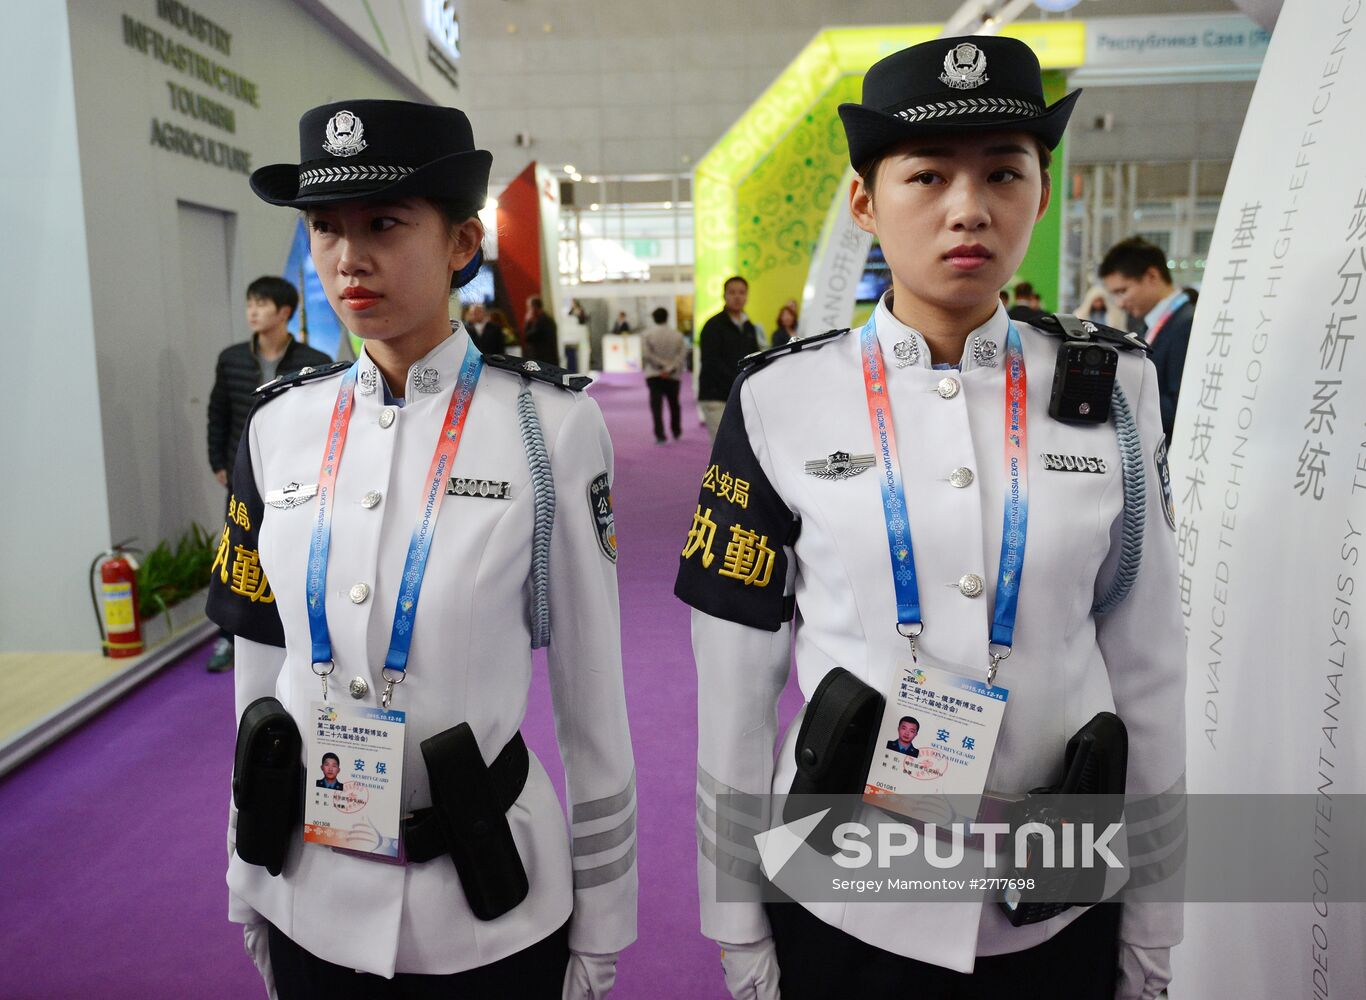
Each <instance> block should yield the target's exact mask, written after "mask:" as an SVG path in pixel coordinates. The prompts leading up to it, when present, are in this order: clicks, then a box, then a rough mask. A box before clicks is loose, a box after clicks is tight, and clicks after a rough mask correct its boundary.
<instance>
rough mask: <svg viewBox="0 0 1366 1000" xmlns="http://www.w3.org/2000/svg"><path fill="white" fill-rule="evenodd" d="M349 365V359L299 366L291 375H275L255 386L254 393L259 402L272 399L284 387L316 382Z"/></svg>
mask: <svg viewBox="0 0 1366 1000" xmlns="http://www.w3.org/2000/svg"><path fill="white" fill-rule="evenodd" d="M350 367H351V362H350V361H338V362H337V363H336V364H331V365H323V367H321V368H313V367H304V368H300V369H299V370H298V371H297V372H295V373H294V374H293V375H276V376H275V377H274V378H273V379H271V380H270V381H269V382H267V383H266V384H265V385H261V386H257V387H256V395H257V396H258V397H260V398H259V399H258V400H257V402H258V403H261V402H264V401H265V400H267V399H273V398H275V397H276V396H278V395H279V394H280V393H282V392H284V391H285V390H286V389H292V388H294V386H296V385H303V384H304V383H305V382H316V381H318V379H323V378H332V377H333V376H334V375H340V374H341V373H342V372H344V371H346V369H348V368H350Z"/></svg>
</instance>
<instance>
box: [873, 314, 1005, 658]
mask: <svg viewBox="0 0 1366 1000" xmlns="http://www.w3.org/2000/svg"><path fill="white" fill-rule="evenodd" d="M859 347H860V351H861V353H862V356H863V384H864V392H865V394H866V395H867V398H868V422H869V426H870V428H871V430H872V434H873V441H874V443H875V445H876V448H877V458H878V468H879V473H880V474H879V476H878V484H879V486H880V487H881V490H882V512H883V518H884V520H885V521H886V524H887V549H888V553H889V554H890V556H891V561H892V584H893V586H894V587H895V589H896V619H897V631H898V632H900V633H901V634H902V635H903V636H905V637H906V638H908V639H909V640H910V641H911V655H912V657H914V656H915V648H916V640H917V639H918V638H919V637H920V634H921V633H922V632H923V631H924V629H925V624H924V619H923V618H922V617H921V613H920V588H919V584H918V582H917V579H916V571H915V549H914V547H913V545H912V543H911V526H910V517H909V512H908V508H907V506H906V490H905V486H904V484H903V482H902V478H901V460H900V458H899V456H898V454H897V447H896V431H895V429H894V427H893V424H892V404H891V399H890V398H889V397H888V392H887V380H886V367H885V366H884V364H883V360H882V348H881V346H880V345H879V344H878V339H877V324H876V314H874V316H872V317H869V319H868V322H867V323H866V324H865V325H864V327H863V330H862V331H861V332H860V333H859ZM1005 366H1006V386H1005V431H1004V440H1005V464H1006V470H1005V471H1006V484H1007V485H1006V496H1005V513H1004V515H1003V520H1002V527H1001V559H1000V568H999V571H998V575H997V578H996V607H995V612H994V614H993V616H992V623H991V635H990V638H989V640H988V653H989V654H990V657H991V665H990V667H989V668H988V670H987V683H988V684H991V683H992V682H993V681H995V679H996V670H997V668H998V667H999V666H1000V663H1001V661H1002V660H1004V659H1005V658H1006V657H1007V656H1009V655H1010V650H1011V647H1012V644H1013V642H1014V637H1015V617H1016V613H1017V611H1018V607H1019V597H1020V575H1021V573H1022V571H1023V569H1024V554H1025V539H1026V536H1027V534H1028V528H1029V452H1028V437H1027V424H1028V420H1027V415H1028V413H1027V398H1028V394H1027V389H1028V384H1027V381H1026V378H1025V363H1024V348H1023V346H1022V345H1021V342H1020V332H1019V330H1017V329H1016V328H1015V324H1014V323H1013V322H1012V323H1010V326H1009V329H1008V331H1007V333H1006V353H1005Z"/></svg>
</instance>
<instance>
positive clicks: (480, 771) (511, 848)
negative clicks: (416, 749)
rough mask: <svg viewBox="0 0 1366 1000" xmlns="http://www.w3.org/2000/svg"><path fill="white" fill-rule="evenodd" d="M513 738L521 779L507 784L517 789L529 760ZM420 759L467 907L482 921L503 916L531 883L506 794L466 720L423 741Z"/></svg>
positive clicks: (523, 782) (524, 896)
mask: <svg viewBox="0 0 1366 1000" xmlns="http://www.w3.org/2000/svg"><path fill="white" fill-rule="evenodd" d="M514 740H515V743H516V747H520V749H521V754H520V757H519V758H517V759H519V760H520V761H521V780H520V781H515V780H509V781H508V782H507V784H508V786H509V788H511V787H515V788H516V789H517V790H518V791H520V789H521V787H522V786H523V785H524V784H525V781H526V768H527V767H528V766H529V763H528V762H527V758H526V748H525V744H522V743H521V739H520V737H514ZM514 749H515V748H514ZM501 758H502V755H501V754H500V759H501ZM422 759H423V760H424V761H425V762H426V764H427V781H428V784H429V785H430V787H431V792H432V812H433V814H434V815H435V818H436V822H437V826H438V828H439V829H440V831H441V839H442V840H443V841H444V842H445V846H446V850H447V852H448V853H449V854H450V856H451V860H452V861H454V862H455V871H456V874H457V875H459V876H460V885H461V887H462V888H463V889H464V891H465V899H466V900H467V901H468V902H469V904H470V910H471V911H472V912H473V913H474V915H475V916H476V917H478V918H479V919H480V920H493V919H494V918H495V917H501V916H502V915H503V914H504V913H507V912H508V911H509V910H511V909H513V908H514V907H515V906H517V904H518V903H520V902H521V901H522V900H524V899H526V897H527V893H528V892H530V890H531V885H530V883H529V882H528V881H527V875H526V868H525V867H523V865H522V857H521V855H520V854H518V853H517V844H516V842H515V841H514V840H513V839H512V828H511V827H510V826H509V825H508V820H507V809H508V805H509V803H506V802H505V801H504V799H505V798H506V795H505V794H500V789H499V788H498V787H497V783H496V782H495V780H494V777H493V775H491V774H490V772H489V768H488V767H487V766H486V765H485V764H484V758H483V755H482V754H480V752H479V743H478V742H477V741H476V740H475V738H474V731H473V730H472V729H470V726H469V723H467V722H462V723H460V725H458V726H453V727H451V728H450V729H447V730H445V731H444V732H440V733H437V734H436V735H435V736H432V737H430V738H428V739H425V740H423V741H422ZM514 778H515V776H514ZM513 798H514V800H515V798H516V796H515V795H514V796H513Z"/></svg>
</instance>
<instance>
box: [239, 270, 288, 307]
mask: <svg viewBox="0 0 1366 1000" xmlns="http://www.w3.org/2000/svg"><path fill="white" fill-rule="evenodd" d="M247 298H249V299H265V300H266V301H267V302H274V303H275V308H277V309H283V308H284V307H285V306H289V315H290V316H291V317H292V316H293V315H294V314H295V313H296V312H298V311H299V290H298V289H297V288H295V287H294V286H293V285H291V284H290V283H289V282H288V281H286V280H285V279H284V278H277V277H276V276H275V275H273V274H267V275H263V276H261V277H259V278H257V279H256V280H255V281H253V282H252V283H251V284H250V285H248V286H247Z"/></svg>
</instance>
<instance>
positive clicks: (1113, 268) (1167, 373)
mask: <svg viewBox="0 0 1366 1000" xmlns="http://www.w3.org/2000/svg"><path fill="white" fill-rule="evenodd" d="M1100 280H1101V281H1102V282H1104V283H1105V287H1106V289H1107V290H1108V291H1109V292H1110V294H1111V295H1113V296H1114V297H1115V299H1116V301H1118V302H1119V304H1120V306H1121V307H1123V309H1124V311H1125V312H1127V313H1128V314H1129V315H1130V316H1131V317H1133V318H1134V319H1137V320H1140V321H1141V329H1140V332H1141V333H1142V334H1143V336H1144V337H1145V338H1146V339H1147V341H1148V344H1149V345H1150V346H1151V347H1152V360H1153V366H1154V367H1155V368H1156V369H1157V393H1158V403H1159V405H1160V406H1161V409H1162V430H1163V431H1164V432H1165V433H1166V435H1167V440H1168V441H1170V440H1171V437H1172V422H1173V421H1174V420H1175V419H1176V399H1177V396H1178V394H1179V393H1180V390H1181V371H1182V369H1184V368H1185V367H1186V346H1187V345H1188V344H1189V343H1190V337H1191V322H1192V320H1194V319H1195V303H1194V302H1192V301H1191V299H1190V296H1189V295H1187V294H1186V293H1185V292H1183V291H1182V290H1181V289H1179V288H1177V287H1176V286H1175V285H1173V284H1172V274H1171V271H1169V270H1168V269H1167V255H1166V253H1164V252H1163V250H1162V248H1161V247H1159V246H1156V245H1155V244H1152V243H1149V242H1148V241H1147V240H1144V239H1140V238H1139V237H1137V236H1135V237H1132V238H1130V239H1127V240H1123V241H1121V242H1119V243H1116V244H1115V245H1114V246H1113V247H1111V248H1110V252H1109V253H1107V254H1106V255H1105V259H1104V260H1102V261H1101V262H1100Z"/></svg>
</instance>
